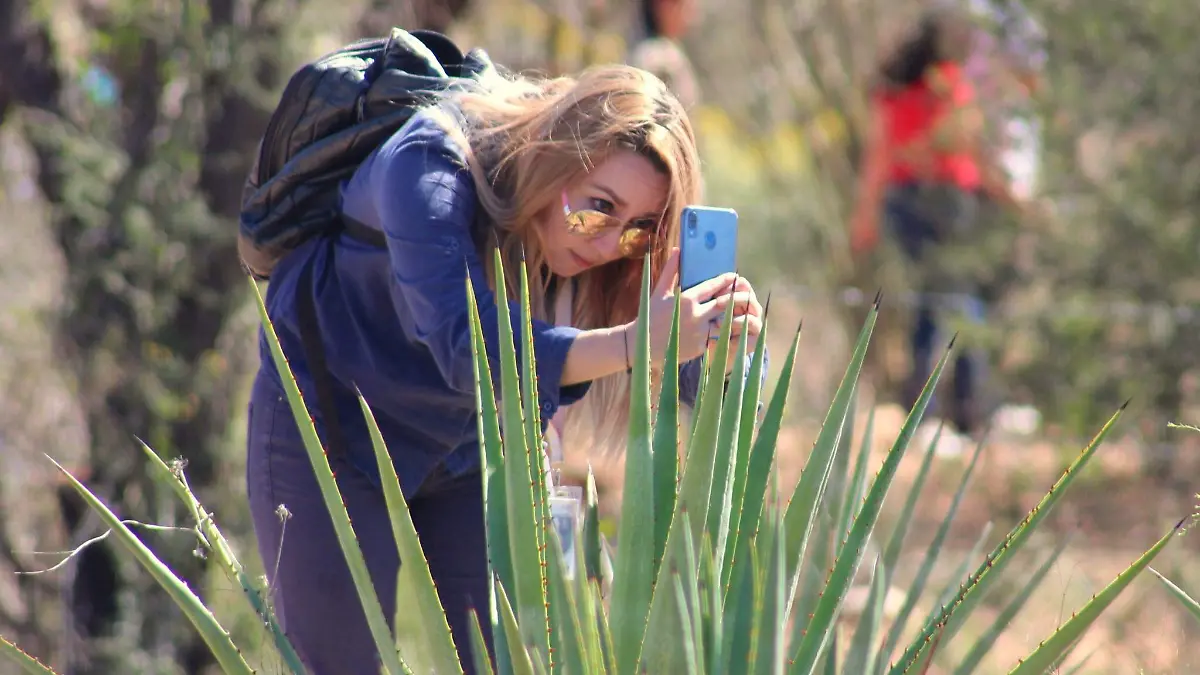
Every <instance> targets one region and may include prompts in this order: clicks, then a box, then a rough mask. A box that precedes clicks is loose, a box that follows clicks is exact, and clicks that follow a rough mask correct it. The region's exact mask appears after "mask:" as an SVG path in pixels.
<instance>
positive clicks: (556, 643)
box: [546, 528, 588, 675]
mask: <svg viewBox="0 0 1200 675" xmlns="http://www.w3.org/2000/svg"><path fill="white" fill-rule="evenodd" d="M546 536H547V537H548V538H549V541H548V542H547V547H546V565H547V569H546V577H547V579H548V580H549V599H550V603H549V604H550V607H549V610H548V611H549V612H550V626H551V627H552V630H551V632H550V648H551V650H552V651H551V657H552V658H551V662H550V668H551V670H552V671H553V670H558V671H559V672H564V673H568V674H570V675H587V673H588V670H587V668H586V666H585V661H586V656H585V647H584V640H583V637H582V635H581V630H580V619H579V614H578V609H579V607H578V604H577V603H576V602H575V597H574V593H573V592H572V590H571V586H570V584H568V583H567V567H566V563H565V562H564V561H563V553H562V541H561V540H560V539H559V538H558V532H557V530H556V529H555V528H550V529H549V530H548V531H547V532H546Z"/></svg>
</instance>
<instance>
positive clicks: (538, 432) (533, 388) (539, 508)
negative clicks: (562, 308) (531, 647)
mask: <svg viewBox="0 0 1200 675" xmlns="http://www.w3.org/2000/svg"><path fill="white" fill-rule="evenodd" d="M521 311H522V313H523V317H524V318H525V319H526V320H524V321H522V322H521V341H522V342H521V345H522V346H521V406H522V408H523V409H524V412H525V449H526V452H527V454H528V455H529V480H530V481H531V483H532V485H533V512H534V513H535V514H536V517H537V522H538V527H536V528H534V533H535V534H536V535H537V542H538V550H539V551H544V550H545V547H546V539H547V537H546V533H547V531H548V530H549V529H550V525H551V520H550V505H549V503H548V502H547V499H546V498H547V496H548V495H549V491H548V489H547V487H546V481H547V480H549V477H548V476H546V475H545V468H546V461H545V460H548V459H549V458H548V457H546V454H545V450H544V449H543V445H542V416H541V408H540V406H539V405H538V391H537V356H536V355H535V354H534V352H533V321H532V320H531V319H532V317H533V313H532V311H531V309H530V303H529V270H528V268H527V267H526V264H525V260H524V258H522V259H521ZM542 562H543V564H545V560H543V561H542ZM543 582H544V580H543ZM547 620H549V619H547ZM547 625H549V624H547Z"/></svg>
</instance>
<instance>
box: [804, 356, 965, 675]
mask: <svg viewBox="0 0 1200 675" xmlns="http://www.w3.org/2000/svg"><path fill="white" fill-rule="evenodd" d="M953 346H954V341H953V340H951V343H950V347H949V348H948V349H947V350H946V352H945V353H944V354H943V355H942V358H941V360H939V361H938V363H937V365H936V366H934V369H933V373H932V374H931V375H930V376H929V380H928V382H926V383H925V388H924V389H923V390H922V391H921V395H920V396H919V397H918V398H917V403H916V405H915V406H914V407H913V410H912V412H911V413H909V415H908V419H906V420H905V421H904V426H903V427H901V429H900V436H899V438H897V439H896V442H895V443H894V444H893V445H892V449H891V450H890V451H889V452H888V455H887V458H886V459H885V460H884V462H883V467H882V468H880V470H879V473H878V474H876V476H875V480H874V481H872V483H871V490H870V492H868V493H867V498H866V500H865V501H863V504H862V507H861V508H860V509H859V512H858V515H857V516H856V517H855V518H854V521H853V524H852V525H851V526H850V532H849V534H848V535H847V536H846V541H845V543H844V544H843V545H842V547H841V550H840V551H839V552H838V555H837V559H836V560H835V561H834V563H833V571H832V572H831V573H830V575H829V581H828V583H827V584H826V588H825V591H824V593H822V595H821V599H820V600H818V601H817V607H816V609H815V610H814V611H813V619H812V621H811V622H809V629H808V632H807V633H806V634H805V635H804V639H803V640H802V641H801V642H800V648H799V649H798V650H797V653H796V658H795V661H794V662H793V663H792V667H791V672H792V673H799V674H803V675H812V673H814V672H816V669H817V666H818V664H819V661H820V658H821V655H822V653H823V652H824V651H825V649H826V647H827V646H828V644H829V638H830V633H831V632H832V628H833V627H834V625H835V624H836V621H837V617H838V613H839V612H840V610H841V604H842V601H843V600H844V599H845V597H846V592H847V591H849V590H850V584H851V582H852V581H853V579H854V575H855V573H856V572H857V571H858V566H859V563H860V562H861V561H862V557H863V553H864V551H865V549H866V543H867V539H868V537H870V536H871V531H872V530H873V529H874V528H875V522H876V520H877V519H878V518H879V513H880V511H881V510H882V509H883V501H884V498H886V497H887V492H888V488H889V487H890V486H891V483H892V480H893V479H894V478H895V477H896V471H897V470H898V469H899V467H900V461H901V460H902V459H903V458H904V452H905V450H906V449H907V448H908V443H909V440H910V439H911V438H912V435H913V433H914V432H915V431H916V428H917V426H918V425H919V424H920V423H921V418H922V417H923V416H924V414H925V408H926V407H927V406H928V405H929V399H930V397H931V396H932V395H933V389H934V387H935V386H936V385H937V382H938V380H939V379H940V378H941V375H942V370H943V369H944V368H945V366H946V362H947V360H948V359H949V358H950V353H951V351H952V350H953Z"/></svg>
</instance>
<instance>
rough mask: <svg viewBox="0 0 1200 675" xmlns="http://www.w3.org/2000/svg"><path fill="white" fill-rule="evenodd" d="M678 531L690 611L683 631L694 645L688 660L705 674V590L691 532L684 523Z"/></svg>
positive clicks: (682, 571)
mask: <svg viewBox="0 0 1200 675" xmlns="http://www.w3.org/2000/svg"><path fill="white" fill-rule="evenodd" d="M682 517H683V518H684V519H685V520H686V518H687V514H686V513H685V514H682ZM679 531H680V532H681V533H682V534H683V536H681V537H679V538H678V539H676V541H678V542H680V544H679V547H678V548H677V549H676V551H677V553H678V555H679V556H680V558H679V560H680V562H681V564H682V566H683V567H682V569H681V570H680V574H681V575H682V579H683V583H684V588H685V589H686V590H687V599H688V601H689V605H688V607H689V608H690V610H691V624H689V625H686V626H684V630H686V631H690V632H691V635H692V644H693V645H694V648H693V652H692V655H691V657H689V659H690V660H691V661H695V663H696V668H697V669H698V672H701V673H706V672H708V659H707V658H706V654H707V649H706V647H705V642H704V636H705V634H706V630H705V617H704V607H705V602H706V597H705V594H704V590H705V589H704V587H702V586H701V583H700V565H699V563H698V562H697V561H696V548H695V546H694V543H693V542H692V531H691V530H690V529H688V528H687V527H686V523H684V527H681V528H679ZM712 597H713V595H712V594H711V593H710V594H708V596H707V599H711V598H712Z"/></svg>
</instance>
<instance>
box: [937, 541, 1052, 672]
mask: <svg viewBox="0 0 1200 675" xmlns="http://www.w3.org/2000/svg"><path fill="white" fill-rule="evenodd" d="M1068 542H1069V539H1063V541H1062V542H1060V543H1059V545H1058V546H1056V547H1055V549H1054V550H1053V551H1051V552H1050V554H1049V555H1047V556H1046V560H1045V561H1044V562H1042V564H1041V565H1039V566H1038V568H1037V569H1036V570H1034V572H1033V574H1032V575H1030V576H1029V578H1028V579H1027V580H1026V581H1025V585H1024V587H1023V588H1021V590H1020V591H1019V592H1018V593H1017V595H1016V596H1015V597H1014V598H1013V599H1012V600H1011V601H1010V602H1009V603H1008V604H1007V605H1005V607H1004V609H1002V610H1000V614H998V615H997V616H996V620H995V621H993V622H992V625H991V626H989V627H988V629H987V631H985V632H984V634H983V635H981V636H979V640H977V641H976V642H975V645H974V646H972V647H971V651H969V652H967V655H966V656H965V657H963V660H962V662H961V663H959V664H958V668H956V669H955V670H954V675H971V673H974V672H976V671H977V669H978V668H979V664H980V663H983V658H984V657H985V656H987V653H988V651H990V650H991V648H992V646H993V645H995V644H996V640H997V638H999V637H1000V635H1001V633H1003V632H1004V630H1005V629H1006V628H1008V624H1009V623H1011V622H1012V620H1013V617H1015V616H1016V615H1017V613H1018V612H1020V611H1021V608H1022V607H1024V606H1025V603H1026V602H1028V601H1029V599H1030V598H1032V597H1033V592H1034V591H1035V590H1037V587H1038V586H1039V585H1040V584H1041V583H1042V580H1043V579H1045V578H1046V575H1047V574H1049V573H1050V570H1052V569H1054V563H1056V562H1058V559H1059V557H1060V556H1062V553H1063V551H1065V550H1066V549H1067V543H1068Z"/></svg>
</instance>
